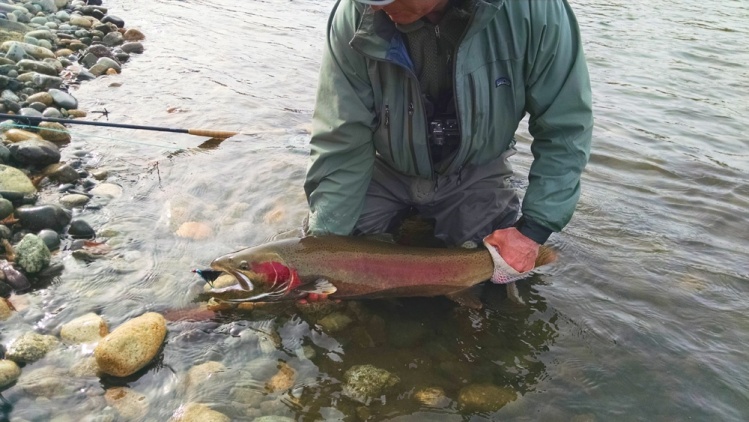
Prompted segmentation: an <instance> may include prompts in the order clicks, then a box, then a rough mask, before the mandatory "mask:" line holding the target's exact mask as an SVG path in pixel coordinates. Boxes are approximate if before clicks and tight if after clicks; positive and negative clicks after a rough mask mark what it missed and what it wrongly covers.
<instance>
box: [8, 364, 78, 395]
mask: <svg viewBox="0 0 749 422" xmlns="http://www.w3.org/2000/svg"><path fill="white" fill-rule="evenodd" d="M18 387H20V388H21V389H22V390H23V391H25V392H26V393H28V394H30V395H32V396H37V397H46V398H53V397H59V396H66V395H69V394H71V393H72V392H73V391H74V390H75V386H74V385H72V384H71V383H70V380H69V379H68V376H67V373H66V371H65V370H64V369H61V368H57V367H54V366H44V367H41V368H38V369H32V370H31V371H28V372H25V373H24V374H23V375H22V376H21V377H20V378H19V380H18Z"/></svg>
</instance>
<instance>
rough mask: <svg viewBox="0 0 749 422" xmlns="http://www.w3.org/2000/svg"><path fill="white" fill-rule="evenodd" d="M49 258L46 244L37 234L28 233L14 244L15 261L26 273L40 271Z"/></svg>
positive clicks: (49, 254)
mask: <svg viewBox="0 0 749 422" xmlns="http://www.w3.org/2000/svg"><path fill="white" fill-rule="evenodd" d="M51 259H52V254H51V253H50V252H49V249H48V248H47V245H46V244H45V243H44V241H43V240H42V239H40V238H39V237H38V236H37V235H34V234H31V233H29V234H27V235H26V236H24V237H23V239H21V241H20V242H19V243H18V245H16V263H17V264H18V265H19V266H20V267H21V268H23V269H24V270H25V271H26V272H27V273H30V274H33V273H37V272H39V271H41V270H42V269H43V268H44V267H46V266H47V265H49V261H50V260H51Z"/></svg>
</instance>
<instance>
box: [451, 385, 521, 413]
mask: <svg viewBox="0 0 749 422" xmlns="http://www.w3.org/2000/svg"><path fill="white" fill-rule="evenodd" d="M515 399H517V393H516V392H515V391H514V390H512V389H511V388H502V387H498V386H496V385H494V384H471V385H468V386H466V387H463V388H462V389H461V390H460V393H459V394H458V405H459V406H460V408H461V410H464V411H468V412H495V411H497V410H499V409H501V408H502V407H504V405H506V404H507V403H509V402H511V401H514V400H515Z"/></svg>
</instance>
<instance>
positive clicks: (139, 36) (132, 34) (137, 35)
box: [123, 28, 146, 41]
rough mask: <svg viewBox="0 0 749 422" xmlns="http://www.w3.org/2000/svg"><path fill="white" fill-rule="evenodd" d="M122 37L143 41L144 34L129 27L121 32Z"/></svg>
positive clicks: (128, 39)
mask: <svg viewBox="0 0 749 422" xmlns="http://www.w3.org/2000/svg"><path fill="white" fill-rule="evenodd" d="M123 38H124V39H125V40H127V41H143V40H144V39H146V36H145V35H143V33H142V32H141V31H139V30H137V29H135V28H130V29H128V30H127V31H125V33H124V34H123Z"/></svg>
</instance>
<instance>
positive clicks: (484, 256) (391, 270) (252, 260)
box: [203, 236, 556, 305]
mask: <svg viewBox="0 0 749 422" xmlns="http://www.w3.org/2000/svg"><path fill="white" fill-rule="evenodd" d="M555 259H556V255H555V253H554V252H553V251H552V250H551V249H549V248H547V247H544V246H542V247H541V250H540V251H539V256H538V259H537V260H536V266H537V267H538V266H541V265H545V264H548V263H550V262H553V261H554V260H555ZM211 269H212V270H213V271H211V270H207V272H211V273H213V274H214V275H215V272H216V271H218V272H226V273H229V274H231V275H233V276H234V277H235V278H236V279H237V281H238V282H239V285H238V286H232V287H227V288H223V289H211V290H208V291H207V292H206V294H207V295H208V296H210V297H214V298H216V299H219V300H225V301H230V302H250V301H263V302H269V301H278V300H293V299H300V298H303V297H305V296H306V295H307V294H309V293H320V294H328V295H329V297H330V298H331V299H365V298H366V299H375V298H389V297H414V296H425V297H432V296H443V295H444V296H448V297H450V298H452V299H454V300H456V301H457V302H459V303H461V304H465V305H470V304H469V303H467V302H469V301H470V300H469V299H467V297H466V296H465V295H463V293H464V292H467V291H468V289H470V288H471V287H473V286H474V285H476V284H479V283H481V282H483V281H486V280H489V279H490V278H492V276H493V275H496V273H495V271H496V270H495V265H494V261H493V260H492V256H491V254H490V253H489V251H488V250H487V249H486V248H483V247H480V248H476V249H464V248H454V249H442V248H421V247H410V246H402V245H397V244H393V243H388V242H382V241H376V240H371V239H367V238H362V237H347V236H321V237H305V238H301V239H285V240H279V241H275V242H270V243H266V244H263V245H259V246H255V247H251V248H247V249H242V250H239V251H236V252H232V253H230V254H227V255H224V256H221V257H219V258H216V259H215V260H214V261H213V262H212V263H211ZM203 272H206V271H203ZM525 275H527V274H525ZM521 277H522V276H521ZM214 278H215V277H214ZM208 282H209V283H210V281H208ZM474 301H475V299H474ZM474 305H475V303H474Z"/></svg>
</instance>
